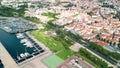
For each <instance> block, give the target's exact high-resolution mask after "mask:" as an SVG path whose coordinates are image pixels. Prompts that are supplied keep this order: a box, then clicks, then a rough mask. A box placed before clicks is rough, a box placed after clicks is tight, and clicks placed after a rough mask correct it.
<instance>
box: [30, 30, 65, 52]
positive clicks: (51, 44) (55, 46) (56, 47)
mask: <svg viewBox="0 0 120 68" xmlns="http://www.w3.org/2000/svg"><path fill="white" fill-rule="evenodd" d="M30 34H31V35H32V36H34V37H35V38H36V39H37V40H38V41H40V42H42V43H43V44H45V45H46V46H47V47H48V48H49V49H50V50H51V51H53V52H57V51H60V50H62V49H63V48H64V47H63V46H62V44H61V43H60V42H59V41H56V40H54V39H53V38H52V37H50V36H47V35H45V34H44V33H43V32H42V31H40V30H36V31H32V32H30Z"/></svg>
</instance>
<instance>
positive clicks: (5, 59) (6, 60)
mask: <svg viewBox="0 0 120 68" xmlns="http://www.w3.org/2000/svg"><path fill="white" fill-rule="evenodd" d="M0 59H1V60H2V63H3V65H4V67H5V68H19V67H18V65H17V64H16V62H15V61H14V60H13V58H12V57H11V56H10V54H9V53H8V52H7V50H6V49H5V48H4V46H3V45H2V44H1V43H0Z"/></svg>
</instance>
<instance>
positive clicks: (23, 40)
mask: <svg viewBox="0 0 120 68" xmlns="http://www.w3.org/2000/svg"><path fill="white" fill-rule="evenodd" d="M27 41H28V40H27V39H22V40H21V41H20V43H25V42H27Z"/></svg>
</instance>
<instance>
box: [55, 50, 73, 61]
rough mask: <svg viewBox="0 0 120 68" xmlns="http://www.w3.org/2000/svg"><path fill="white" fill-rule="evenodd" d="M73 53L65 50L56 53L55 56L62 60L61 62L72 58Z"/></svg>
mask: <svg viewBox="0 0 120 68" xmlns="http://www.w3.org/2000/svg"><path fill="white" fill-rule="evenodd" d="M73 54H74V53H73V51H71V50H69V49H65V50H62V51H60V52H59V53H57V54H56V55H57V56H59V57H60V58H62V59H63V60H66V59H67V58H68V57H70V56H72V55H73Z"/></svg>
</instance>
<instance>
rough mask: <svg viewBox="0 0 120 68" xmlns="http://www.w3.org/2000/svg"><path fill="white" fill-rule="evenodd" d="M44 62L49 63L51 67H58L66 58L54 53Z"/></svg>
mask: <svg viewBox="0 0 120 68" xmlns="http://www.w3.org/2000/svg"><path fill="white" fill-rule="evenodd" d="M43 62H44V63H45V64H47V65H48V66H49V68H56V67H57V66H58V65H60V64H61V63H62V62H64V60H62V59H61V58H59V57H58V56H56V55H52V56H50V57H48V58H46V59H44V60H43Z"/></svg>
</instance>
